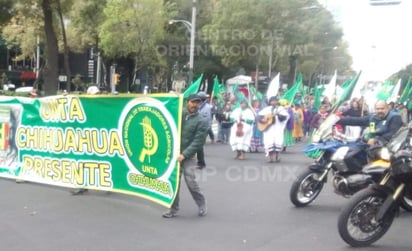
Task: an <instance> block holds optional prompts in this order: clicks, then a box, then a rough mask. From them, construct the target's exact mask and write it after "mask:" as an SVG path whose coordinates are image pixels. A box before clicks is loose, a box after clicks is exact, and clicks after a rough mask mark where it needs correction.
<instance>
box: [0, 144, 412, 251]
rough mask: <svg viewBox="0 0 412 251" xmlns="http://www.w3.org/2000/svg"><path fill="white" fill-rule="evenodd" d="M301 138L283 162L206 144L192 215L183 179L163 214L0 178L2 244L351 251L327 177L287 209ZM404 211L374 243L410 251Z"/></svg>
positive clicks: (136, 203)
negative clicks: (173, 206)
mask: <svg viewBox="0 0 412 251" xmlns="http://www.w3.org/2000/svg"><path fill="white" fill-rule="evenodd" d="M302 147H303V144H300V145H297V146H294V147H292V148H289V149H288V151H287V152H286V153H285V154H284V155H283V156H282V162H281V163H271V164H269V163H266V160H265V159H264V156H263V154H248V155H247V159H246V160H243V161H237V160H234V159H233V158H232V157H233V153H232V152H231V151H230V149H229V147H228V146H227V145H218V144H213V145H212V144H207V145H206V158H207V159H206V160H207V164H208V167H207V169H206V170H203V171H199V174H200V175H199V179H200V183H201V186H202V188H203V189H204V191H205V194H206V196H207V199H208V208H209V214H208V215H207V216H206V217H203V218H200V217H198V216H197V208H196V206H195V204H194V202H193V200H192V199H191V198H190V195H189V193H188V191H187V188H186V186H185V184H183V187H182V194H181V195H182V201H181V211H180V216H179V217H178V218H174V219H163V218H161V214H162V212H164V211H165V208H163V207H162V206H159V205H157V204H154V203H152V202H149V201H146V200H143V199H140V198H137V197H133V196H128V195H122V194H114V193H112V194H106V193H104V192H100V191H91V192H89V193H88V194H87V195H84V196H71V195H69V192H68V190H67V189H64V188H58V187H50V186H45V185H39V184H33V183H23V184H16V183H15V182H14V181H12V180H5V179H0V189H1V191H2V193H1V198H0V204H1V210H0V217H1V225H0V226H1V227H0V243H1V246H2V249H3V250H42V251H46V250H225V251H226V250H305V251H310V250H316V251H318V250H351V249H350V248H349V247H348V246H347V245H346V244H345V243H344V242H343V241H342V240H341V239H340V237H339V235H338V233H337V227H336V221H337V215H338V213H339V210H340V208H341V207H342V206H343V205H344V204H345V202H346V199H344V198H341V197H339V196H337V195H335V194H334V193H333V191H332V189H331V187H330V184H327V186H326V187H325V191H323V192H322V194H321V195H320V196H319V198H318V199H317V201H315V202H314V204H313V205H311V206H309V207H307V208H301V209H297V208H294V207H293V206H292V205H291V203H290V202H289V188H290V185H291V183H292V180H293V178H294V176H295V175H296V173H297V172H298V171H299V170H300V169H301V168H304V166H305V165H307V164H308V163H310V162H311V160H310V159H308V158H306V157H305V156H304V155H303V154H302V153H301V152H300V150H301V148H302ZM411 223H412V214H407V213H402V214H401V216H400V218H398V219H396V222H395V223H394V225H393V226H392V228H391V229H390V230H389V232H388V233H387V234H386V236H385V237H384V238H383V239H381V240H380V241H379V242H378V243H377V244H376V245H374V246H373V247H372V248H365V249H363V250H374V251H375V250H411V247H412V239H411V238H410V237H409V235H410V234H409V233H410V231H411V227H410V226H411Z"/></svg>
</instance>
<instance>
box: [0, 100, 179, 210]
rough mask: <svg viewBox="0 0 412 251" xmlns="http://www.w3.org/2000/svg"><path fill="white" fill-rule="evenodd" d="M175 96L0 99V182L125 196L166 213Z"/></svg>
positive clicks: (175, 140)
mask: <svg viewBox="0 0 412 251" xmlns="http://www.w3.org/2000/svg"><path fill="white" fill-rule="evenodd" d="M182 102H183V100H182V97H181V96H178V95H174V94H164V95H141V96H136V95H133V96H132V95H128V96H104V95H102V96H100V95H99V96H52V97H45V98H39V99H30V98H14V97H13V98H10V97H0V176H1V177H6V178H18V179H23V180H27V181H31V182H38V183H44V184H49V185H55V186H64V187H73V188H79V187H84V188H89V189H96V190H105V191H114V192H121V193H126V194H132V195H137V196H141V197H144V198H146V199H149V200H152V201H155V202H157V203H160V204H162V205H164V206H170V205H171V203H172V202H173V199H174V197H175V195H176V191H177V186H178V184H179V176H178V173H179V165H178V162H177V157H178V153H179V152H180V150H179V147H180V128H181V124H180V116H181V115H180V114H181V112H182V111H181V109H182Z"/></svg>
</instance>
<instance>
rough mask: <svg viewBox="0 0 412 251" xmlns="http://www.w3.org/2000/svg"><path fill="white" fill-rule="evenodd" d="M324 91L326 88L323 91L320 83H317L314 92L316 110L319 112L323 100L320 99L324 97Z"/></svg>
mask: <svg viewBox="0 0 412 251" xmlns="http://www.w3.org/2000/svg"><path fill="white" fill-rule="evenodd" d="M323 90H324V88H323V89H321V88H319V87H318V83H317V82H316V83H315V90H314V95H313V96H314V100H315V102H314V104H313V105H314V107H315V108H316V110H319V107H320V105H321V99H320V97H321V96H322V92H323Z"/></svg>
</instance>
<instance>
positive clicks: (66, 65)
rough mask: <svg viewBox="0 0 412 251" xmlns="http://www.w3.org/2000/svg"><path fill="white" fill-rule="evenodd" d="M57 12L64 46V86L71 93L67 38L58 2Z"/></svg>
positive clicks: (58, 2)
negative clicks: (65, 82) (65, 83)
mask: <svg viewBox="0 0 412 251" xmlns="http://www.w3.org/2000/svg"><path fill="white" fill-rule="evenodd" d="M57 12H58V13H59V18H60V25H61V28H62V34H63V46H64V70H65V71H66V75H67V85H66V90H67V91H68V92H70V91H71V82H72V81H71V79H72V73H71V71H70V64H69V60H70V59H69V47H68V46H67V37H66V27H64V20H63V14H62V8H61V4H60V0H58V1H57Z"/></svg>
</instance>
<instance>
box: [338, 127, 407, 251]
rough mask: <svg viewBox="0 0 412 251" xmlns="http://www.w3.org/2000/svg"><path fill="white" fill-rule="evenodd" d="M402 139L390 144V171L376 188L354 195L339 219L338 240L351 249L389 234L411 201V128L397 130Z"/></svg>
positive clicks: (373, 186) (370, 187)
mask: <svg viewBox="0 0 412 251" xmlns="http://www.w3.org/2000/svg"><path fill="white" fill-rule="evenodd" d="M400 131H401V132H400V133H399V134H398V136H399V135H404V136H405V138H404V139H403V140H400V141H398V142H391V143H392V145H391V147H394V148H395V149H396V148H398V149H406V150H398V151H396V153H393V156H392V157H391V160H390V167H389V168H387V169H386V171H385V174H384V176H383V177H382V179H381V181H380V182H379V183H378V184H373V185H371V186H369V187H368V188H366V189H364V190H362V191H360V192H358V193H356V194H355V195H354V196H353V197H352V198H351V199H350V201H349V203H348V204H347V205H346V206H345V207H344V209H343V211H342V212H341V214H340V216H339V219H338V230H339V234H340V236H341V238H342V239H343V240H344V241H345V242H346V243H348V244H349V245H351V246H353V247H362V246H368V245H370V244H372V243H374V242H375V241H377V240H379V239H380V238H381V237H382V236H383V235H384V234H385V233H386V231H388V229H389V228H390V226H391V225H392V222H393V220H394V218H395V216H396V215H397V214H398V213H399V209H400V207H403V206H404V205H403V204H404V203H410V202H411V201H412V151H411V145H412V128H411V126H410V125H409V126H408V128H407V129H402V130H400Z"/></svg>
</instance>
